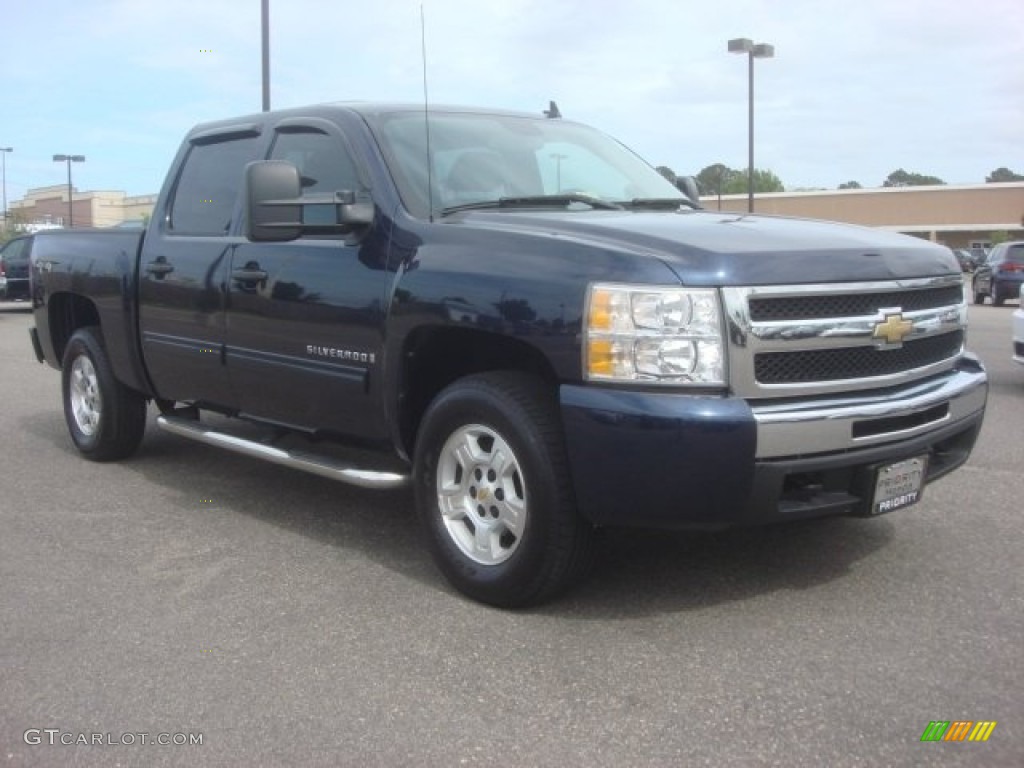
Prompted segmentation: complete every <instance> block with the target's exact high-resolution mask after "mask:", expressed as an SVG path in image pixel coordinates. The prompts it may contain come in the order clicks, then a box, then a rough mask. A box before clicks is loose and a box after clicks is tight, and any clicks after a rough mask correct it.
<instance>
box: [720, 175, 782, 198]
mask: <svg viewBox="0 0 1024 768" xmlns="http://www.w3.org/2000/svg"><path fill="white" fill-rule="evenodd" d="M747 186H748V185H747V172H746V171H734V172H733V176H732V177H731V178H730V179H729V180H728V181H727V182H726V184H725V187H724V188H723V189H722V194H724V195H741V194H744V193H746V192H747ZM785 191H786V188H785V187H784V186H783V185H782V180H781V179H780V178H779V177H778V176H776V175H775V174H774V173H772V172H771V171H769V170H768V169H767V168H755V169H754V192H755V193H757V194H764V193H765V192H785Z"/></svg>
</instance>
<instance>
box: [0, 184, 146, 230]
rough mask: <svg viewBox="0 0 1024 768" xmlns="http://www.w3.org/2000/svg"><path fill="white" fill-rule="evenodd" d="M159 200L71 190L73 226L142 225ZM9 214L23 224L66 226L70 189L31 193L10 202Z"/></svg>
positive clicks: (59, 186)
mask: <svg viewBox="0 0 1024 768" xmlns="http://www.w3.org/2000/svg"><path fill="white" fill-rule="evenodd" d="M156 197H157V196H156V195H136V196H132V197H130V196H128V195H126V194H125V193H124V192H119V191H93V192H79V191H78V189H77V188H75V187H72V195H71V206H72V210H71V215H72V224H73V225H74V226H75V227H116V226H119V225H121V224H124V223H126V222H129V223H130V222H141V221H142V220H144V219H147V218H148V217H149V215H150V214H151V213H152V212H153V206H154V205H156ZM9 210H10V214H11V216H12V217H14V218H15V219H17V220H18V221H19V222H21V223H22V224H26V225H27V224H57V225H60V226H66V220H67V216H68V187H67V185H66V184H55V185H53V186H50V187H37V188H35V189H30V190H29V191H28V192H27V193H26V194H25V197H23V198H22V199H21V200H13V201H11V203H10V205H9Z"/></svg>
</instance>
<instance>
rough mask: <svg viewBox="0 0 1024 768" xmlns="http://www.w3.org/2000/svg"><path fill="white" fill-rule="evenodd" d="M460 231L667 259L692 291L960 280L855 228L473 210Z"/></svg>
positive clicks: (910, 248)
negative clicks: (699, 288)
mask: <svg viewBox="0 0 1024 768" xmlns="http://www.w3.org/2000/svg"><path fill="white" fill-rule="evenodd" d="M445 221H446V222H447V223H450V224H452V225H453V226H460V227H468V228H472V229H476V230H498V231H504V232H510V233H511V232H515V233H517V234H519V235H523V234H529V235H532V236H535V237H543V238H548V239H558V238H561V239H568V240H571V241H573V242H575V243H577V244H590V245H592V246H594V247H599V248H601V249H604V250H608V249H613V250H618V251H622V252H625V253H634V254H637V255H641V256H644V255H645V256H652V257H656V258H659V259H661V260H662V261H663V262H664V263H665V264H666V266H668V267H669V268H670V269H671V270H672V271H673V272H675V274H676V275H677V276H678V277H679V279H680V280H681V281H682V282H683V283H684V284H687V285H707V286H719V285H773V284H789V283H827V282H835V281H836V279H837V278H838V279H841V280H843V281H859V280H864V281H868V280H891V279H900V278H913V277H931V276H938V275H948V274H959V268H958V267H957V264H956V259H955V258H954V257H953V254H952V252H951V251H950V250H949V249H948V248H945V247H942V246H938V245H935V244H934V243H930V242H928V241H925V240H921V239H919V238H916V237H909V236H906V235H900V234H895V233H892V232H886V231H883V230H878V229H869V228H867V227H859V226H854V225H850V224H838V223H834V222H827V221H815V220H811V219H796V218H788V217H781V216H761V215H743V214H724V213H714V212H707V211H678V212H675V211H571V212H570V211H551V212H548V211H516V210H505V211H466V212H463V213H459V214H455V215H453V216H451V217H450V218H448V219H446V220H445Z"/></svg>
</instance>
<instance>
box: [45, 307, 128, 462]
mask: <svg viewBox="0 0 1024 768" xmlns="http://www.w3.org/2000/svg"><path fill="white" fill-rule="evenodd" d="M61 389H62V395H63V399H64V420H65V421H66V422H67V425H68V432H69V433H70V434H71V440H72V442H74V444H75V447H76V448H78V450H79V451H80V452H81V453H82V455H84V456H85V457H86V458H87V459H92V460H93V461H113V460H115V459H123V458H125V457H127V456H130V455H131V454H132V453H134V452H135V449H136V448H138V447H139V443H140V442H141V441H142V435H143V433H144V432H145V430H146V399H145V398H144V397H143V396H142V395H141V394H139V393H138V392H136V391H134V390H132V389H129V388H128V387H126V386H124V385H123V384H122V383H121V382H119V381H118V380H117V379H116V378H114V372H113V369H112V368H111V366H110V361H109V360H108V359H107V352H106V348H105V347H104V346H103V336H102V334H101V333H100V330H99V328H95V327H89V328H81V329H79V330H77V331H75V333H74V335H73V336H72V337H71V339H70V340H69V341H68V345H67V348H66V349H65V350H64V359H63V362H62V364H61Z"/></svg>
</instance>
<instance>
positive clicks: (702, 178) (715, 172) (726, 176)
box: [696, 163, 739, 195]
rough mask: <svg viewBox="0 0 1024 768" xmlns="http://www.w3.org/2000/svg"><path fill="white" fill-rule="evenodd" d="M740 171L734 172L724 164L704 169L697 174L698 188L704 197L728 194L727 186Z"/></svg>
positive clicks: (716, 164)
mask: <svg viewBox="0 0 1024 768" xmlns="http://www.w3.org/2000/svg"><path fill="white" fill-rule="evenodd" d="M737 173H739V171H734V170H733V169H732V168H730V167H728V166H727V165H723V164H722V163H715V164H714V165H709V166H707V167H706V168H704V169H702V170H701V172H700V173H698V174H697V176H696V179H697V188H698V189H699V190H700V193H701V194H702V195H722V194H726V192H725V185H726V184H727V183H728V182H729V181H730V180H731V179H732V177H733V176H735V175H736V174H737Z"/></svg>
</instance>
